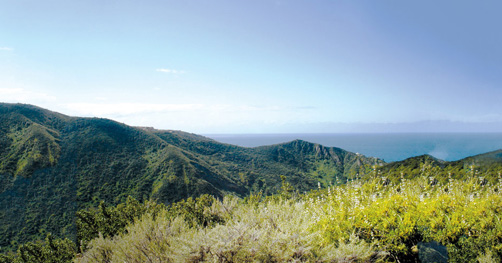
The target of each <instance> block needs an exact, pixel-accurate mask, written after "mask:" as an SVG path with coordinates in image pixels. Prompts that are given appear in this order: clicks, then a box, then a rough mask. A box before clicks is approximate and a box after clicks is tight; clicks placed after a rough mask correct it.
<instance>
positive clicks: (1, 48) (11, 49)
mask: <svg viewBox="0 0 502 263" xmlns="http://www.w3.org/2000/svg"><path fill="white" fill-rule="evenodd" d="M0 50H1V51H14V49H13V48H11V47H0Z"/></svg>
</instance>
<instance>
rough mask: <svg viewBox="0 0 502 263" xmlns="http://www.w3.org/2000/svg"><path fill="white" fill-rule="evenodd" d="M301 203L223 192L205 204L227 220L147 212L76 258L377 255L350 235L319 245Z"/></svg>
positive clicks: (339, 258)
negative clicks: (120, 232) (239, 197)
mask: <svg viewBox="0 0 502 263" xmlns="http://www.w3.org/2000/svg"><path fill="white" fill-rule="evenodd" d="M305 205H306V203H305V202H296V201H291V200H287V199H278V200H268V201H262V202H259V203H249V202H247V203H245V202H242V201H239V200H237V199H236V198H235V197H225V198H224V199H223V200H222V201H216V200H215V201H214V202H212V203H211V206H210V207H205V209H206V210H209V211H212V212H211V213H213V214H215V215H217V217H220V218H227V220H226V221H225V222H218V223H215V224H214V225H205V226H204V225H200V224H198V225H191V224H190V223H189V222H190V220H188V221H187V220H186V219H187V217H185V220H183V217H174V218H173V217H171V215H170V214H169V213H168V212H166V213H164V214H160V215H159V216H157V217H156V218H153V217H151V216H146V217H144V218H143V219H142V220H141V221H139V222H137V223H136V224H134V225H132V226H130V227H128V231H127V234H123V235H120V236H119V237H116V238H114V239H106V238H102V237H100V238H98V239H95V240H93V241H91V243H90V249H89V250H88V251H87V252H85V253H84V254H83V255H82V256H81V257H78V258H76V262H290V261H295V262H366V261H367V260H369V259H377V258H378V257H379V254H378V253H376V252H375V251H374V250H373V247H372V246H371V245H370V244H368V243H366V242H365V241H362V240H359V239H358V238H357V237H355V236H354V237H353V238H352V239H350V240H348V242H341V243H340V245H338V246H336V247H335V246H333V245H329V246H324V245H322V244H321V243H320V242H319V241H320V240H322V239H320V238H319V237H320V236H321V233H319V232H311V231H310V230H309V228H310V226H311V223H312V221H311V219H310V215H309V214H308V213H305V208H306V207H305Z"/></svg>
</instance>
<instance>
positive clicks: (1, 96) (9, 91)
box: [0, 88, 56, 104]
mask: <svg viewBox="0 0 502 263" xmlns="http://www.w3.org/2000/svg"><path fill="white" fill-rule="evenodd" d="M0 100H1V101H2V102H13V103H17V102H23V103H32V104H38V103H40V102H54V101H56V97H54V96H51V95H49V94H46V93H43V92H36V91H31V90H27V89H25V88H0Z"/></svg>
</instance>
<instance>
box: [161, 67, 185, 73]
mask: <svg viewBox="0 0 502 263" xmlns="http://www.w3.org/2000/svg"><path fill="white" fill-rule="evenodd" d="M155 71H158V72H164V73H169V74H185V73H186V71H184V70H176V69H168V68H158V69H156V70H155Z"/></svg>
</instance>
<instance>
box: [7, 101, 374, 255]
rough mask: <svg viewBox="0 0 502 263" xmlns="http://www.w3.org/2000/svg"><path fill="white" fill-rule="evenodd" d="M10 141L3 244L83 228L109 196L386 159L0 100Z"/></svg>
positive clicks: (299, 177)
mask: <svg viewBox="0 0 502 263" xmlns="http://www.w3.org/2000/svg"><path fill="white" fill-rule="evenodd" d="M0 146H1V147H0V247H14V246H15V245H16V244H17V243H24V242H26V241H29V240H34V239H42V238H44V236H45V233H46V232H51V233H53V234H55V235H56V236H67V237H74V235H75V229H74V228H75V226H74V215H75V212H76V211H77V210H79V209H82V208H86V207H89V206H96V205H97V204H98V203H99V202H100V201H101V200H104V201H105V202H107V203H110V204H117V203H120V202H124V201H125V199H126V198H127V196H129V195H131V196H133V197H134V198H136V199H138V200H145V199H156V200H157V201H159V202H163V203H170V202H173V201H177V200H180V199H182V198H186V197H190V196H198V195H201V194H211V195H214V196H217V197H221V196H223V195H225V194H234V195H238V196H245V195H247V194H249V193H250V192H257V191H262V192H264V193H265V194H270V193H275V192H276V191H277V190H279V189H280V185H281V175H283V176H285V178H286V180H287V181H288V182H289V183H291V184H292V185H293V186H294V187H295V188H296V189H298V190H300V191H305V190H309V189H312V188H315V187H317V183H318V182H321V183H323V184H324V183H328V182H330V181H335V180H336V179H337V178H338V179H339V180H341V181H343V180H345V178H347V177H353V176H354V175H355V174H356V173H357V171H358V170H359V169H365V168H364V167H366V166H369V165H372V164H374V163H381V161H379V160H377V159H375V158H366V157H364V156H360V155H356V154H354V153H350V152H347V151H344V150H342V149H338V148H327V147H323V146H321V145H318V144H313V143H308V142H304V141H293V142H290V143H285V144H280V145H273V146H267V147H258V148H243V147H238V146H233V145H228V144H222V143H219V142H216V141H214V140H211V139H208V138H205V137H202V136H199V135H194V134H189V133H184V132H180V131H159V130H155V129H151V128H136V127H130V126H127V125H124V124H121V123H117V122H114V121H111V120H107V119H99V118H77V117H69V116H65V115H62V114H59V113H55V112H51V111H48V110H45V109H41V108H38V107H35V106H31V105H23V104H0ZM361 167H363V168H361Z"/></svg>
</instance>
